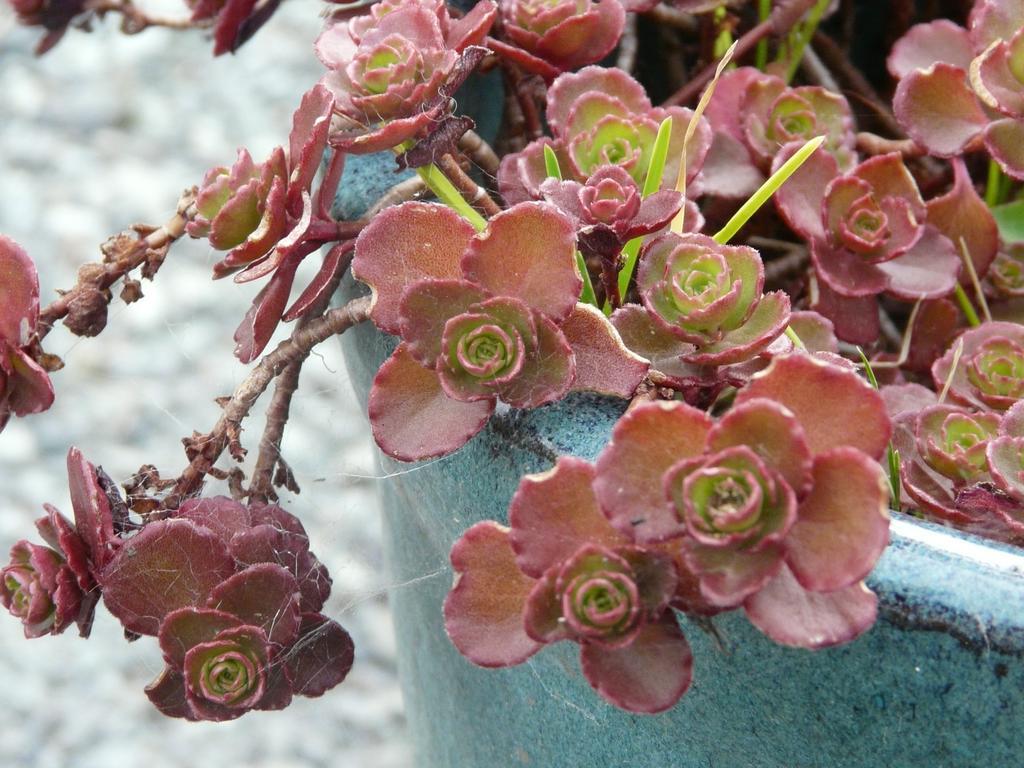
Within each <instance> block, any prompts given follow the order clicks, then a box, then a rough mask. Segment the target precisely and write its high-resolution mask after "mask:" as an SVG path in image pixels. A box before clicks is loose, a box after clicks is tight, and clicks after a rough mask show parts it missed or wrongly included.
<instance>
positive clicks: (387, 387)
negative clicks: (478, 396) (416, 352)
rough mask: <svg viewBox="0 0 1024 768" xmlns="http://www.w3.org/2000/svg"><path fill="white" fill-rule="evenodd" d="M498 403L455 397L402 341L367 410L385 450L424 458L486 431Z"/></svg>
mask: <svg viewBox="0 0 1024 768" xmlns="http://www.w3.org/2000/svg"><path fill="white" fill-rule="evenodd" d="M494 404H495V401H494V399H490V400H477V401H474V402H468V403H466V402H461V401H459V400H452V399H451V398H450V397H448V395H446V394H445V392H444V390H443V389H442V388H441V381H440V379H439V378H438V376H437V373H436V372H435V371H434V370H433V369H431V368H424V367H423V366H422V365H420V364H419V363H418V362H416V360H415V358H413V356H412V355H411V354H410V353H409V350H408V348H407V347H405V346H404V345H402V346H399V347H398V349H396V350H395V352H394V354H393V355H392V356H391V357H390V358H388V360H387V361H385V363H384V364H383V365H382V366H381V367H380V369H379V370H378V371H377V376H376V377H375V378H374V380H373V387H372V389H371V390H370V399H369V402H368V403H367V413H368V415H369V418H370V426H371V428H372V430H373V437H374V439H375V440H376V441H377V445H379V446H380V449H381V450H382V451H384V453H386V454H387V455H388V456H391V457H393V458H396V459H398V460H399V461H420V460H421V459H427V458H432V457H434V456H444V455H445V454H448V453H451V452H452V451H455V450H457V449H459V448H461V447H462V446H463V445H465V444H466V441H467V440H469V438H471V437H472V436H473V435H475V434H476V433H477V432H479V431H480V430H481V429H483V427H484V425H485V424H486V423H487V420H488V419H489V418H490V417H491V413H493V411H494Z"/></svg>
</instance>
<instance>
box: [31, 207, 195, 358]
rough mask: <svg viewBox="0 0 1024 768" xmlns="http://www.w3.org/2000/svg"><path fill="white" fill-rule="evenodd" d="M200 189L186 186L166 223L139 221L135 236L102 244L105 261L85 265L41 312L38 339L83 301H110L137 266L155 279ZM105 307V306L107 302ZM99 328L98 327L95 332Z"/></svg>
mask: <svg viewBox="0 0 1024 768" xmlns="http://www.w3.org/2000/svg"><path fill="white" fill-rule="evenodd" d="M197 192H198V190H197V188H196V187H192V188H191V189H187V190H185V192H184V193H182V195H181V198H180V199H179V200H178V208H177V212H176V213H175V214H174V216H173V217H172V218H171V219H170V220H168V221H167V222H166V223H165V224H164V225H163V226H160V227H156V228H153V227H149V226H145V225H141V224H137V225H135V226H134V227H132V229H133V230H134V232H135V234H134V236H132V235H130V234H128V233H126V232H122V233H121V234H119V235H114V236H113V237H111V238H109V239H108V240H107V242H106V243H104V244H103V245H102V246H101V250H102V251H103V255H104V259H103V262H102V263H99V262H93V263H90V264H85V265H83V266H82V267H81V268H80V269H79V271H78V282H77V283H76V284H75V287H74V288H72V289H70V290H68V291H60V294H61V295H60V298H58V299H57V300H56V301H53V302H51V303H50V304H49V305H48V306H46V307H44V308H43V309H42V311H41V312H40V313H39V325H38V326H37V331H36V337H37V339H38V340H40V341H41V340H42V339H43V338H45V336H46V334H48V333H49V332H50V330H51V329H52V328H53V324H54V323H56V322H57V321H58V320H60V319H62V318H67V317H68V315H69V313H71V314H72V315H75V314H76V312H77V310H78V309H79V308H81V307H82V306H83V305H86V304H88V305H89V306H90V308H94V306H95V305H94V304H93V300H94V297H96V296H97V295H102V296H104V299H103V300H104V302H109V300H110V299H109V296H108V294H106V291H107V289H108V288H110V286H112V285H113V284H114V283H116V282H117V281H118V280H120V279H121V278H123V277H125V276H126V275H128V273H130V272H131V271H132V270H134V269H135V268H137V267H139V266H142V265H146V266H145V267H144V268H143V276H144V277H147V278H149V279H152V278H153V276H154V275H155V274H156V271H157V270H158V269H159V268H160V265H161V264H162V263H163V260H164V257H165V256H166V255H167V250H168V248H170V246H171V244H172V243H174V242H175V241H176V240H178V239H180V238H181V237H182V235H184V234H185V225H187V224H188V222H190V221H191V220H192V219H193V218H194V217H195V215H196V208H195V200H196V194H197ZM102 308H103V309H104V310H105V308H106V303H104V304H103V307H102ZM70 319H71V318H68V320H65V324H68V321H69V320H70ZM69 327H70V326H69ZM101 328H102V326H101ZM72 331H73V332H75V333H79V335H95V333H88V332H87V333H80V332H79V330H78V329H76V328H74V327H72ZM98 332H99V331H98V330H97V331H96V333H98Z"/></svg>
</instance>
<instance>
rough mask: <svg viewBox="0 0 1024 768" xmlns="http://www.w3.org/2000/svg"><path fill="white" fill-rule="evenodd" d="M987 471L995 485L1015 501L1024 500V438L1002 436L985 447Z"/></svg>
mask: <svg viewBox="0 0 1024 768" xmlns="http://www.w3.org/2000/svg"><path fill="white" fill-rule="evenodd" d="M986 457H987V459H988V467H989V471H990V472H991V473H992V479H993V480H995V482H996V485H997V486H999V488H1000V489H1001V490H1003V491H1005V492H1006V493H1008V494H1010V495H1011V496H1013V497H1014V498H1015V499H1017V500H1024V461H1022V459H1024V437H1009V436H1005V435H1004V436H1002V437H998V438H996V439H994V440H990V441H989V443H988V446H987V447H986Z"/></svg>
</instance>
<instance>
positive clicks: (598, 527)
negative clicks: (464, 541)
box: [508, 456, 629, 579]
mask: <svg viewBox="0 0 1024 768" xmlns="http://www.w3.org/2000/svg"><path fill="white" fill-rule="evenodd" d="M594 477H595V472H594V467H593V465H591V464H590V463H589V462H586V461H583V460H582V459H578V458H575V457H573V456H560V457H559V459H558V461H557V462H556V463H555V466H554V467H553V468H552V469H550V470H548V471H547V472H542V473H540V474H536V475H526V476H525V477H523V478H522V480H520V481H519V487H518V488H517V489H516V492H515V494H514V495H513V496H512V502H511V504H510V505H509V510H508V516H509V526H510V533H509V543H510V544H511V546H512V549H513V551H514V552H515V554H516V565H517V566H518V567H519V569H520V570H521V571H522V572H523V573H524V574H526V575H527V576H530V577H532V578H535V579H539V578H541V577H542V576H543V575H544V573H545V571H547V570H548V569H549V568H553V567H554V566H556V565H558V564H560V563H562V562H563V561H565V560H568V559H569V558H570V557H572V556H573V554H574V553H575V552H576V551H577V550H578V549H580V547H582V546H584V545H586V544H599V545H601V546H604V547H609V548H613V547H615V546H617V545H622V544H626V543H628V541H629V540H628V539H626V538H624V537H623V536H622V534H621V533H619V532H618V531H617V530H615V529H614V528H613V527H612V526H611V525H610V524H609V522H608V520H607V519H606V518H605V516H604V515H603V514H602V512H601V508H600V507H599V506H598V503H597V496H596V495H595V493H594V488H593V483H594Z"/></svg>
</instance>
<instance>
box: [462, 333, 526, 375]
mask: <svg viewBox="0 0 1024 768" xmlns="http://www.w3.org/2000/svg"><path fill="white" fill-rule="evenodd" d="M515 349H516V342H515V340H514V339H513V338H512V337H511V336H510V335H509V334H508V333H507V332H506V331H505V330H504V329H502V328H501V327H499V326H497V325H492V324H485V325H480V326H478V327H476V328H474V329H472V330H470V331H469V332H468V333H466V334H465V335H463V336H462V337H461V338H460V339H459V342H458V348H457V352H456V356H457V359H458V361H459V364H460V365H461V366H462V367H463V368H464V369H465V370H466V371H467V372H468V373H470V374H472V375H473V376H476V377H477V378H491V377H494V376H497V375H499V374H501V373H502V371H504V370H505V369H506V368H507V367H508V366H509V365H510V364H511V363H512V362H513V360H514V359H515Z"/></svg>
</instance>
